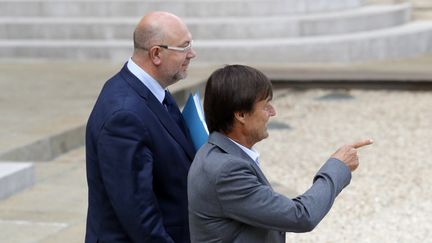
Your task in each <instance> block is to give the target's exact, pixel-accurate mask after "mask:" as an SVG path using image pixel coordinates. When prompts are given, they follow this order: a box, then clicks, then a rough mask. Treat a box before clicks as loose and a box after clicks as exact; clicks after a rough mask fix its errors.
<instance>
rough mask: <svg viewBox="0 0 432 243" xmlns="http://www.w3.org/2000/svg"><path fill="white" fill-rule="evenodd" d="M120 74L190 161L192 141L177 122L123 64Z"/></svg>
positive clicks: (192, 152)
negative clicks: (144, 101)
mask: <svg viewBox="0 0 432 243" xmlns="http://www.w3.org/2000/svg"><path fill="white" fill-rule="evenodd" d="M121 75H122V76H123V77H124V79H125V80H126V82H127V83H128V84H129V85H130V86H131V87H132V88H133V89H134V90H135V91H136V92H137V93H138V94H139V95H140V96H141V97H142V98H143V99H144V100H146V103H147V105H148V107H149V108H150V110H152V111H153V113H154V114H155V115H156V117H157V118H158V119H159V121H160V122H161V123H162V125H163V126H164V127H165V128H166V130H167V131H168V133H170V134H171V136H172V137H173V138H174V139H175V140H176V141H177V142H178V143H179V144H180V145H181V147H182V148H183V150H184V151H185V152H186V154H187V155H188V157H189V158H190V160H191V161H192V160H193V158H194V154H195V149H194V148H193V146H192V143H191V142H190V141H189V140H188V139H187V138H186V137H185V135H184V133H183V132H182V131H181V130H180V128H179V127H178V126H177V124H176V123H175V122H174V121H173V120H172V118H171V117H170V115H169V113H168V112H167V111H166V110H165V109H164V108H163V106H162V104H161V103H159V101H158V100H157V99H156V97H154V95H153V94H152V93H151V92H150V90H149V89H148V88H147V87H146V86H145V85H144V84H143V83H142V82H141V81H140V80H139V79H138V78H137V77H135V76H134V75H133V74H132V73H131V72H130V71H129V70H128V69H127V66H126V65H124V67H123V69H122V70H121Z"/></svg>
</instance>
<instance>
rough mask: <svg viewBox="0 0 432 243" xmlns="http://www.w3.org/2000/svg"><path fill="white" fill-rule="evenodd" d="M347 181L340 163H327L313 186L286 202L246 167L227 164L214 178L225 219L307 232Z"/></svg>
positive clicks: (348, 177)
mask: <svg viewBox="0 0 432 243" xmlns="http://www.w3.org/2000/svg"><path fill="white" fill-rule="evenodd" d="M350 179H351V172H350V171H349V170H348V168H347V167H346V166H345V165H344V164H343V163H342V162H341V161H339V160H336V159H329V160H328V161H327V162H326V163H325V164H324V165H323V166H322V168H321V169H320V170H319V171H318V173H317V174H316V176H315V178H314V180H313V185H312V186H311V187H310V188H309V189H308V190H307V191H306V192H305V193H304V194H303V195H300V196H298V197H296V198H294V199H289V198H287V197H285V196H283V195H281V194H279V193H276V192H275V191H273V189H272V188H271V187H270V186H268V185H265V184H263V183H262V182H260V181H259V179H258V177H257V176H256V174H255V173H254V172H253V170H252V169H251V168H250V167H249V165H247V164H246V163H239V162H236V161H230V162H229V163H227V166H225V168H224V169H223V170H222V172H221V173H220V175H219V177H218V180H217V183H216V188H217V189H216V190H217V193H218V199H219V203H220V205H221V207H222V209H223V212H224V214H225V215H226V216H227V217H230V218H233V219H235V220H237V221H240V222H243V223H245V224H249V225H253V226H256V227H260V228H266V229H272V230H279V231H285V232H308V231H311V230H312V229H313V228H315V226H316V225H318V223H319V222H320V221H321V220H322V219H323V218H324V216H325V215H326V214H327V213H328V211H329V210H330V208H331V206H332V204H333V202H334V200H335V198H336V196H337V195H338V194H339V193H340V192H341V191H342V189H343V188H344V187H345V186H347V185H348V184H349V181H350Z"/></svg>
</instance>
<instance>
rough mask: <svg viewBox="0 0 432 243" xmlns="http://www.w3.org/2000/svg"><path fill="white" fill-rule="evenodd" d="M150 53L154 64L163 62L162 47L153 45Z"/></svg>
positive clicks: (157, 64)
mask: <svg viewBox="0 0 432 243" xmlns="http://www.w3.org/2000/svg"><path fill="white" fill-rule="evenodd" d="M149 55H150V59H151V60H152V62H153V64H154V65H156V66H159V65H160V64H161V63H162V59H161V55H162V52H161V48H159V47H158V46H153V47H152V48H151V49H150V50H149Z"/></svg>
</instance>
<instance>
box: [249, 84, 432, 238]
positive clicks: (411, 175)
mask: <svg viewBox="0 0 432 243" xmlns="http://www.w3.org/2000/svg"><path fill="white" fill-rule="evenodd" d="M273 104H274V106H275V107H276V111H277V112H278V113H277V115H276V117H274V118H272V119H271V122H270V125H269V127H270V128H271V129H270V130H269V131H270V137H269V138H267V139H266V140H263V141H261V142H260V143H258V144H257V149H258V150H259V151H260V153H261V158H260V161H262V163H261V164H262V168H263V170H264V172H265V174H266V175H267V176H268V178H269V179H270V181H271V182H272V183H273V184H274V187H275V189H276V190H278V191H280V192H282V193H284V194H286V195H288V196H289V197H292V196H295V195H297V194H301V193H302V192H304V191H305V190H307V189H308V188H309V187H310V185H311V182H312V178H313V176H314V174H315V173H316V171H317V170H318V169H319V167H320V166H321V164H322V163H323V162H324V161H325V160H326V159H327V158H328V157H329V156H330V155H331V154H332V153H333V152H334V151H335V150H336V149H337V148H338V147H340V146H341V145H343V144H345V143H351V142H355V141H357V140H361V139H365V138H372V139H373V140H374V141H375V143H374V144H373V145H371V146H369V147H365V148H362V149H360V150H359V157H360V167H359V168H358V169H357V170H356V171H355V172H354V173H353V178H352V181H351V184H350V185H349V186H348V187H347V188H345V190H344V191H342V193H341V194H340V196H339V197H338V198H337V199H336V202H335V204H334V206H333V208H332V210H331V211H330V213H329V214H328V215H327V216H326V217H325V218H324V220H323V221H322V222H321V223H320V224H319V225H318V227H317V228H315V230H314V231H313V232H311V233H305V234H294V233H289V234H287V242H300V243H302V242H356V243H362V242H373V243H375V242H410V243H412V242H432V233H431V230H432V219H431V218H432V189H431V188H430V185H431V184H432V166H431V165H432V160H431V153H432V142H431V138H432V128H431V121H432V109H431V108H430V106H431V104H432V92H427V91H385V90H384V91H383V90H380V91H377V90H295V89H283V90H277V91H275V95H274V101H273ZM284 125H285V129H284V127H283V126H284Z"/></svg>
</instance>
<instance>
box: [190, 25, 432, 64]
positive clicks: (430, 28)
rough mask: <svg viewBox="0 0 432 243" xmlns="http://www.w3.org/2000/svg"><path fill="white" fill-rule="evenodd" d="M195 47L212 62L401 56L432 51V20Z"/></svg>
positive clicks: (202, 58) (336, 60) (340, 60)
mask: <svg viewBox="0 0 432 243" xmlns="http://www.w3.org/2000/svg"><path fill="white" fill-rule="evenodd" d="M195 50H196V51H197V52H198V53H199V55H200V58H199V59H197V60H199V61H201V62H211V63H233V62H245V63H248V62H253V61H255V62H259V63H279V62H282V63H353V62H364V61H372V60H386V59H401V58H408V57H414V56H418V55H421V54H425V53H431V52H432V21H419V22H411V23H408V24H405V25H402V26H397V27H393V28H387V29H382V30H375V31H368V32H358V33H354V34H346V35H336V36H319V37H304V38H273V39H261V40H214V41H202V42H198V41H197V43H196V45H195ZM275 53H277V55H275Z"/></svg>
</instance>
